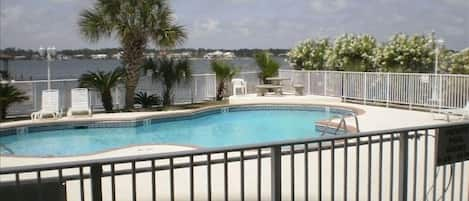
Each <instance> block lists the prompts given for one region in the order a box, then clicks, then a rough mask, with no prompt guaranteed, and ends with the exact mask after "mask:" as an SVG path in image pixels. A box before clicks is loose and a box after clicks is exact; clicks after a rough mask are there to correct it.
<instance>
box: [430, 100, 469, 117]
mask: <svg viewBox="0 0 469 201" xmlns="http://www.w3.org/2000/svg"><path fill="white" fill-rule="evenodd" d="M432 112H435V113H434V116H433V118H434V119H437V118H435V114H440V115H444V116H445V117H446V121H450V116H451V115H459V116H462V118H463V119H469V102H467V103H466V106H464V108H454V109H441V110H432Z"/></svg>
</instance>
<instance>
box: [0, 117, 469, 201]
mask: <svg viewBox="0 0 469 201" xmlns="http://www.w3.org/2000/svg"><path fill="white" fill-rule="evenodd" d="M465 125H466V123H464V122H463V123H452V124H442V125H434V126H424V127H413V128H405V129H395V130H386V131H377V132H365V133H358V134H350V135H342V136H326V137H320V138H312V139H305V140H290V141H282V142H275V143H264V144H256V145H246V146H233V147H226V148H217V149H198V150H193V151H182V152H172V153H162V154H149V155H139V156H128V157H116V158H108V159H99V160H87V161H78V162H64V163H54V164H44V165H33V166H23V167H5V168H1V169H0V194H1V195H2V196H0V197H2V199H1V200H4V198H6V199H5V200H40V201H41V200H42V201H46V200H47V201H49V200H93V201H101V200H112V201H115V200H132V201H136V200H153V201H155V200H170V201H174V200H191V201H192V200H259V201H260V200H275V201H279V200H360V201H361V200H369V201H371V200H401V201H404V200H414V201H415V200H424V201H426V200H432V201H439V200H461V201H462V200H467V199H468V195H465V193H464V192H467V189H468V187H469V180H468V179H465V178H464V177H465V172H466V171H467V170H466V169H468V168H467V167H465V166H464V162H460V163H457V164H451V165H446V166H436V165H435V156H434V149H435V146H434V143H435V139H434V136H435V133H436V131H437V130H438V129H441V128H448V127H459V126H465ZM466 176H467V175H466ZM466 194H467V193H466Z"/></svg>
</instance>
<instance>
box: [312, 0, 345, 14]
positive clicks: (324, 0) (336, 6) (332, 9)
mask: <svg viewBox="0 0 469 201" xmlns="http://www.w3.org/2000/svg"><path fill="white" fill-rule="evenodd" d="M309 5H310V6H311V8H312V9H313V10H314V11H316V12H319V13H336V12H339V11H342V10H344V9H345V8H346V7H347V5H348V3H347V0H309Z"/></svg>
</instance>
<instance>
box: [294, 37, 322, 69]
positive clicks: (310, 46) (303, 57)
mask: <svg viewBox="0 0 469 201" xmlns="http://www.w3.org/2000/svg"><path fill="white" fill-rule="evenodd" d="M330 49H331V45H330V42H329V40H328V39H321V40H318V41H314V40H311V39H309V40H305V41H302V42H300V43H299V44H298V45H297V46H296V47H295V48H293V49H291V50H290V51H289V52H288V54H287V56H288V61H289V62H290V63H292V64H293V65H294V67H295V69H305V70H325V69H327V66H326V62H327V58H328V52H330V51H331V50H330Z"/></svg>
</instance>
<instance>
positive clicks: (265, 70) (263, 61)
mask: <svg viewBox="0 0 469 201" xmlns="http://www.w3.org/2000/svg"><path fill="white" fill-rule="evenodd" d="M254 57H255V60H256V63H257V66H259V68H260V69H261V72H260V74H259V78H260V79H261V80H262V81H263V82H264V83H265V81H266V80H265V79H266V78H268V77H275V76H277V75H278V69H279V68H280V65H279V64H278V63H277V62H276V61H275V60H274V59H272V54H271V53H269V52H259V53H257V54H256V55H255V56H254Z"/></svg>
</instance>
